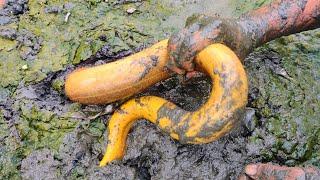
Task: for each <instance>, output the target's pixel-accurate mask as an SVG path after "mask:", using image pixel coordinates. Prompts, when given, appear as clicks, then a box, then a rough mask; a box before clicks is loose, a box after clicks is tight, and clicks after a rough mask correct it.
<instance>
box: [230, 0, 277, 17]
mask: <svg viewBox="0 0 320 180" xmlns="http://www.w3.org/2000/svg"><path fill="white" fill-rule="evenodd" d="M270 2H272V0H231V1H230V5H231V6H232V7H233V8H234V9H235V10H234V14H235V15H236V16H240V15H241V14H243V13H246V12H248V11H250V10H253V9H257V8H259V7H261V6H263V5H266V4H269V3H270Z"/></svg>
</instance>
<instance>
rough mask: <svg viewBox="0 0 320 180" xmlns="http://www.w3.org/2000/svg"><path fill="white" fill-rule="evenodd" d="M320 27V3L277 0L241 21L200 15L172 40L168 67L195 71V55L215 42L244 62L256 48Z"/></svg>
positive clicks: (243, 16) (179, 72) (306, 0)
mask: <svg viewBox="0 0 320 180" xmlns="http://www.w3.org/2000/svg"><path fill="white" fill-rule="evenodd" d="M318 27H320V1H319V0H298V1H290V0H276V1H274V2H273V3H272V4H270V5H267V6H264V7H262V8H259V9H257V10H254V11H252V12H250V13H247V14H244V15H242V16H241V17H240V18H239V19H223V18H219V17H208V16H205V15H196V16H193V17H191V18H190V19H189V22H188V21H187V24H186V27H185V28H184V29H183V30H181V31H180V32H178V33H177V34H175V35H173V36H172V37H171V38H170V40H169V45H168V49H169V55H170V62H169V63H168V68H169V69H171V70H173V71H174V72H176V73H178V74H185V73H186V72H190V71H193V70H194V68H195V67H194V63H193V59H194V57H195V55H196V54H197V53H198V52H200V51H201V50H202V49H204V48H205V47H206V46H208V45H209V44H212V43H223V44H225V45H227V46H228V47H230V48H231V49H232V50H234V51H235V52H236V54H237V55H238V56H239V57H240V58H241V59H244V57H246V56H247V55H248V53H250V52H252V50H253V49H254V48H256V47H258V46H260V45H262V44H264V43H266V42H269V41H271V40H273V39H275V38H278V37H281V36H286V35H289V34H294V33H298V32H301V31H305V30H311V29H315V28H318Z"/></svg>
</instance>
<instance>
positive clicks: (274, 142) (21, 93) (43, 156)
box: [0, 1, 320, 179]
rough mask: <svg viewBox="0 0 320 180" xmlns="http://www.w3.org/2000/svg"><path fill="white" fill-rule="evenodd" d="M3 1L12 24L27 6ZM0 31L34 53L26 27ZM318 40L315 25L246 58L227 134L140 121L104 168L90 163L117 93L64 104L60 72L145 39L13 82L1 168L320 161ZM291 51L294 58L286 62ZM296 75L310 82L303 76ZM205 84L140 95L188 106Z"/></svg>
mask: <svg viewBox="0 0 320 180" xmlns="http://www.w3.org/2000/svg"><path fill="white" fill-rule="evenodd" d="M8 2H9V3H8V4H9V5H7V6H6V7H5V10H4V11H1V12H2V13H3V12H4V14H0V15H1V17H0V19H1V18H2V19H1V20H0V23H6V22H5V21H6V20H5V19H6V18H7V17H8V18H9V19H10V21H17V20H18V18H19V15H20V14H21V13H23V12H25V11H26V10H27V9H28V6H27V3H26V2H25V1H17V2H16V3H14V2H11V1H8ZM118 3H130V2H129V1H123V2H122V1H121V2H118ZM18 6H19V7H18ZM6 11H8V12H9V11H10V12H11V13H7V14H6ZM12 12H14V13H12ZM3 17H6V18H3ZM2 33H3V32H2ZM5 33H7V34H6V36H8V38H9V39H10V38H12V39H14V40H16V41H19V39H21V38H28V39H29V40H30V41H31V42H33V43H31V45H30V46H28V47H30V48H31V49H30V51H28V52H30V53H28V54H25V55H26V57H27V58H26V59H29V60H30V59H32V56H33V55H35V54H37V52H36V51H37V47H38V46H37V44H41V40H39V39H37V38H35V37H34V36H33V35H32V34H29V33H26V34H23V35H21V34H19V33H21V32H19V33H15V32H5ZM19 37H21V38H19ZM317 37H318V38H319V37H320V36H319V31H314V32H310V33H307V34H301V35H298V36H294V37H291V38H289V40H288V39H280V40H279V41H278V42H276V43H274V44H270V45H268V46H267V47H264V48H262V49H260V50H258V51H256V52H254V53H252V54H251V55H250V56H249V57H248V58H247V59H246V61H245V66H246V70H247V73H248V77H249V82H250V92H249V103H248V106H247V109H246V116H245V118H244V119H243V122H242V124H241V126H239V127H238V128H237V129H235V130H234V131H233V132H232V133H231V134H229V135H227V136H225V137H223V138H221V139H220V140H218V141H216V142H212V143H209V144H204V145H183V144H180V143H179V142H177V141H174V140H172V139H171V138H170V137H169V136H168V135H166V134H163V133H162V132H161V131H160V129H158V128H157V127H155V126H154V125H153V124H151V123H149V122H147V121H140V122H138V123H136V124H135V125H134V127H133V128H132V130H131V131H130V133H129V137H128V140H127V142H128V144H127V152H126V155H125V157H124V159H123V160H121V161H117V162H114V163H112V164H110V165H108V166H106V167H103V168H99V167H98V163H99V160H101V158H102V155H103V153H104V150H105V147H106V139H107V136H108V135H107V132H106V127H107V125H108V119H109V117H110V115H111V114H112V112H113V111H114V110H115V109H116V108H117V107H119V105H120V104H121V103H123V102H124V101H125V100H123V101H120V102H116V103H112V104H109V105H104V106H84V105H80V104H77V103H73V102H70V101H69V100H68V99H67V97H66V96H65V94H64V92H63V82H64V79H65V77H66V75H67V74H68V73H70V72H71V71H72V70H74V69H76V68H79V67H82V66H93V65H98V64H104V63H107V62H110V61H113V60H115V59H117V58H121V57H125V56H128V55H129V54H132V53H133V52H135V51H139V50H140V49H143V48H144V46H140V47H137V48H136V49H135V50H126V51H122V52H118V53H114V52H113V51H112V50H111V47H110V46H108V44H106V45H104V46H103V48H101V49H100V50H99V51H98V52H97V53H96V54H94V55H92V56H91V57H90V58H89V59H87V60H86V61H83V62H81V63H79V64H77V65H70V64H69V65H67V66H66V67H65V68H64V69H63V70H59V71H57V72H51V73H48V75H47V77H46V78H44V79H43V80H41V81H40V82H36V83H31V84H27V83H25V82H24V81H20V82H19V84H18V85H17V86H16V87H15V88H14V90H11V89H10V87H6V88H2V89H1V91H0V108H1V113H2V117H0V140H1V141H0V145H1V147H0V171H1V172H0V175H1V177H3V178H24V179H76V178H84V179H187V178H196V179H236V178H237V177H238V176H239V174H240V173H241V172H242V170H243V168H244V166H245V165H246V164H249V163H253V162H273V163H277V164H281V165H291V166H294V165H310V164H313V165H315V166H318V167H319V166H320V165H319V161H318V160H319V154H318V153H317V152H319V151H320V150H319V149H320V148H319V143H318V142H320V141H319V137H320V130H319V128H320V127H319V124H320V123H319V119H317V117H320V116H318V115H319V114H317V111H318V110H319V101H320V99H319V98H318V97H313V98H312V97H309V95H310V96H314V95H315V94H318V96H319V91H318V90H319V84H320V82H319V79H317V77H319V72H318V71H319V53H317V51H316V50H317V49H319V46H318V45H317V44H319V43H318V40H314V38H317ZM102 38H103V37H102ZM22 42H27V40H23V41H22ZM296 42H302V43H296ZM295 43H296V44H295ZM288 44H289V45H288ZM308 44H309V45H308ZM285 48H290V51H289V52H287V51H286V49H285ZM291 50H292V52H294V54H292V55H290V54H289V53H290V52H291ZM34 52H35V54H34ZM297 54H298V55H297ZM299 54H300V55H299ZM301 54H302V55H301ZM290 58H291V59H293V58H295V60H294V63H293V65H292V64H291V62H292V60H291V59H290ZM308 59H309V60H308ZM313 66H316V67H318V70H317V68H315V67H313ZM314 69H316V70H314ZM305 71H307V72H310V73H309V74H308V73H305V74H304V72H305ZM303 74H304V75H305V77H306V78H305V79H304V80H305V81H308V82H303V80H302V79H301V76H303ZM308 83H309V84H308ZM210 84H211V82H210V80H209V79H208V78H207V77H205V76H204V75H201V74H199V75H198V76H197V77H195V78H193V79H191V80H190V81H189V82H187V83H180V82H179V80H178V78H177V77H173V78H170V79H168V80H166V81H163V82H159V83H157V84H156V85H155V86H153V87H150V88H149V89H148V90H147V91H145V92H143V93H141V94H139V95H138V96H142V95H156V96H161V97H163V98H165V99H168V100H171V101H173V102H174V103H176V104H178V105H179V106H181V107H183V108H185V109H187V110H195V109H197V108H198V107H199V106H201V104H203V103H204V102H205V101H206V99H207V98H208V95H209V92H210V87H211V86H210ZM292 84H293V85H292ZM317 84H318V85H317ZM310 86H312V87H311V88H310ZM313 86H314V87H313ZM281 88H283V89H281ZM284 93H285V94H286V95H284ZM287 101H289V102H287ZM301 107H305V111H307V112H306V113H305V112H304V111H303V110H300V109H301ZM302 111H303V112H302ZM310 124H312V125H313V127H310ZM282 127H283V128H282ZM281 128H282V129H283V130H281ZM301 128H302V129H301ZM309 131H310V132H309ZM306 132H309V133H310V134H312V135H310V134H308V133H306ZM30 144H31V145H32V146H30Z"/></svg>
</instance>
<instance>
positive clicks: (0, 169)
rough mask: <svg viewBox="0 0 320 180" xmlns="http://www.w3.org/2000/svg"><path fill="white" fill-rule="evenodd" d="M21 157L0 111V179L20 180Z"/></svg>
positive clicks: (17, 144)
mask: <svg viewBox="0 0 320 180" xmlns="http://www.w3.org/2000/svg"><path fill="white" fill-rule="evenodd" d="M22 158H23V156H22V155H21V153H20V151H19V142H17V141H16V139H15V138H14V137H12V135H11V134H10V127H9V125H8V122H7V121H5V119H4V117H3V115H2V112H1V111H0V162H1V163H0V177H1V179H20V178H21V177H20V172H19V168H18V167H19V165H20V162H21V160H22Z"/></svg>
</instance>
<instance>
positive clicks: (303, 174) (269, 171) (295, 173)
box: [239, 163, 320, 180]
mask: <svg viewBox="0 0 320 180" xmlns="http://www.w3.org/2000/svg"><path fill="white" fill-rule="evenodd" d="M244 173H245V174H244V175H241V176H240V177H239V180H249V179H285V180H295V179H307V180H309V179H310V180H311V179H312V180H313V179H319V178H320V170H319V169H316V168H314V167H305V168H303V167H286V166H278V165H273V164H271V163H267V164H261V163H257V164H249V165H247V166H246V167H245V169H244Z"/></svg>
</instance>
